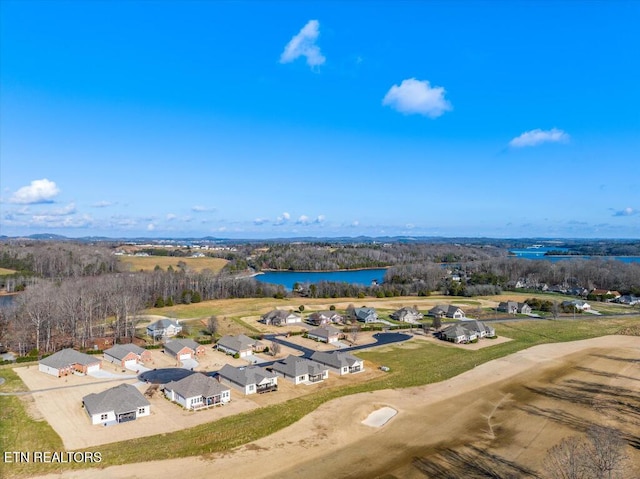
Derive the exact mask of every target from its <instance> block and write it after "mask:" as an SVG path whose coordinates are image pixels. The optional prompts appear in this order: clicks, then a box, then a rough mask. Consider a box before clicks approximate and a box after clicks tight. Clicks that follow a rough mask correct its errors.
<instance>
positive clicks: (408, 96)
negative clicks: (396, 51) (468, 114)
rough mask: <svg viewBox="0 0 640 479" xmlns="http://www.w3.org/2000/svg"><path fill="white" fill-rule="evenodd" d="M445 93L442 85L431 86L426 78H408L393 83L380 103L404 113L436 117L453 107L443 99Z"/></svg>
mask: <svg viewBox="0 0 640 479" xmlns="http://www.w3.org/2000/svg"><path fill="white" fill-rule="evenodd" d="M445 94H446V90H445V89H444V88H443V87H440V86H435V87H432V86H431V85H430V84H429V82H428V81H427V80H424V81H420V80H416V79H415V78H408V79H407V80H403V81H402V83H401V84H400V85H393V86H392V87H391V88H390V89H389V91H388V92H387V94H386V95H385V96H384V98H383V100H382V104H383V105H385V106H389V107H391V108H393V109H394V110H397V111H399V112H400V113H404V114H405V115H411V114H414V113H415V114H419V115H424V116H428V117H429V118H437V117H439V116H441V115H443V114H444V113H445V112H447V111H450V110H452V109H453V107H452V106H451V103H449V101H447V100H446V99H445V97H444V96H445Z"/></svg>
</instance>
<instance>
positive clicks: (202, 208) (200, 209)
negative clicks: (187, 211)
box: [191, 205, 215, 213]
mask: <svg viewBox="0 0 640 479" xmlns="http://www.w3.org/2000/svg"><path fill="white" fill-rule="evenodd" d="M191 211H193V212H195V213H206V212H207V211H215V208H208V207H206V206H202V205H196V206H193V207H192V208H191Z"/></svg>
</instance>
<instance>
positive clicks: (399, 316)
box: [390, 307, 424, 324]
mask: <svg viewBox="0 0 640 479" xmlns="http://www.w3.org/2000/svg"><path fill="white" fill-rule="evenodd" d="M390 316H391V319H395V320H396V321H402V322H403V323H412V324H418V323H419V322H420V320H421V319H422V318H423V317H424V315H423V314H422V313H421V312H420V311H418V310H417V309H416V308H411V307H405V308H400V309H399V310H398V311H395V312H393V313H392V314H391V315H390Z"/></svg>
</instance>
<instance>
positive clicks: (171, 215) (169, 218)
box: [167, 213, 178, 221]
mask: <svg viewBox="0 0 640 479" xmlns="http://www.w3.org/2000/svg"><path fill="white" fill-rule="evenodd" d="M177 217H178V215H176V214H175V213H167V221H173V220H175V219H176V218H177Z"/></svg>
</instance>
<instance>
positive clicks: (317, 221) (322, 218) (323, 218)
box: [313, 215, 325, 224]
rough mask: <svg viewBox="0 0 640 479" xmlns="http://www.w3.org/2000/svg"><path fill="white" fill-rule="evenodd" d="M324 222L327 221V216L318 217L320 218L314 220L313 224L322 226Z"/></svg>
mask: <svg viewBox="0 0 640 479" xmlns="http://www.w3.org/2000/svg"><path fill="white" fill-rule="evenodd" d="M324 220H325V216H324V215H318V217H317V218H316V219H315V220H313V222H314V223H316V224H320V223H322V222H323V221H324Z"/></svg>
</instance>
